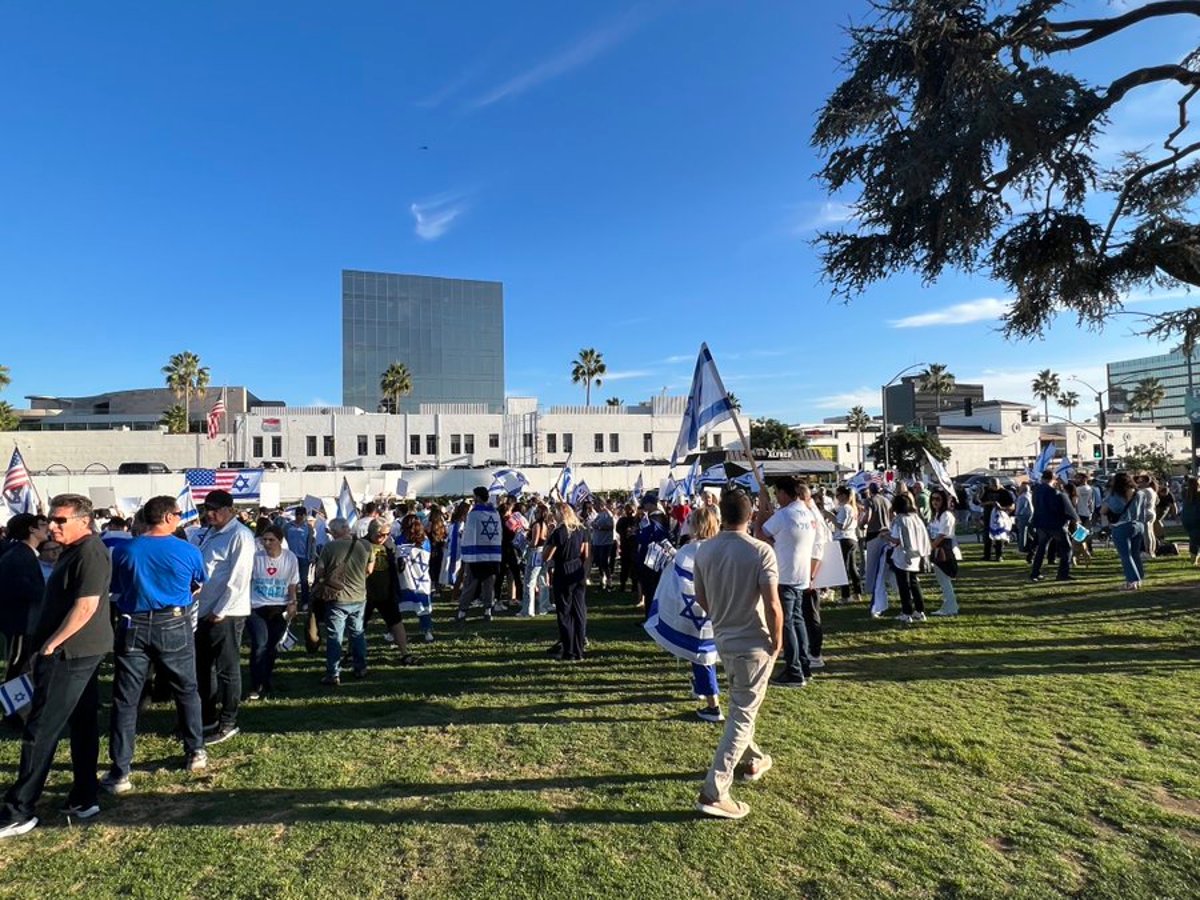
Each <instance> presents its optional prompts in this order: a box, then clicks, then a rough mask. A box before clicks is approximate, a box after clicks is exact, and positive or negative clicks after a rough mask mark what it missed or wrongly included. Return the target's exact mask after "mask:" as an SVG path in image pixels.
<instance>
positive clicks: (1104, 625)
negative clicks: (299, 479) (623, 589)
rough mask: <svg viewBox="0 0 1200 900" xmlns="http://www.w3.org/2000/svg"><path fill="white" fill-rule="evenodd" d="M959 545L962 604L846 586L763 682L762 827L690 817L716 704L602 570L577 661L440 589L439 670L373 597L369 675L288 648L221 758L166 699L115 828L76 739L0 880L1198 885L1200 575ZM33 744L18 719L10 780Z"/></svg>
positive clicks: (173, 885) (413, 888) (135, 884)
mask: <svg viewBox="0 0 1200 900" xmlns="http://www.w3.org/2000/svg"><path fill="white" fill-rule="evenodd" d="M964 549H965V550H966V555H967V563H966V565H965V566H964V568H963V574H962V576H961V577H960V578H959V591H960V602H961V604H962V607H963V615H962V616H961V617H959V618H957V619H949V620H936V619H931V620H930V621H929V622H928V623H926V624H924V625H921V626H915V627H913V628H909V629H901V628H900V627H898V626H896V625H895V623H893V622H891V621H890V620H888V621H871V620H869V618H868V616H867V612H866V609H865V607H862V606H860V607H854V608H849V607H831V608H827V609H826V611H825V627H826V631H827V635H828V637H827V642H826V645H827V649H826V658H827V661H828V668H827V669H826V670H825V671H824V673H823V674H821V675H819V676H818V678H817V680H816V682H815V683H814V684H812V685H810V686H809V687H808V688H806V689H804V690H798V691H797V690H792V691H785V690H781V689H772V690H771V691H770V692H769V693H768V695H767V700H766V703H765V705H764V706H763V709H762V712H761V713H760V716H759V740H760V743H761V744H762V746H763V747H764V749H765V750H767V752H769V753H771V754H772V755H773V756H774V758H775V768H774V769H773V770H772V772H771V773H770V775H769V776H767V777H766V778H765V779H764V780H763V781H762V782H760V783H758V784H755V785H748V786H746V787H744V788H742V787H739V788H736V789H735V796H737V797H739V798H740V799H742V800H745V801H746V802H747V803H749V804H750V806H751V809H752V812H751V814H750V816H749V818H747V819H745V820H743V821H741V822H734V823H730V822H719V821H706V820H701V818H700V817H699V816H698V815H697V814H696V813H694V812H693V803H694V801H695V798H696V795H697V792H698V789H699V786H700V782H701V780H702V776H703V772H704V770H705V769H706V767H707V765H708V763H709V762H710V760H711V756H712V752H713V750H714V748H715V746H716V741H717V737H718V729H717V726H713V725H708V724H705V723H702V722H700V721H698V720H696V719H694V717H693V711H694V709H695V704H694V702H693V701H692V700H691V699H690V697H689V695H688V691H687V685H686V675H687V672H686V668H685V667H684V666H683V664H681V663H678V662H675V661H673V660H672V659H671V658H669V657H668V656H667V655H666V654H665V653H663V652H662V651H660V650H659V649H658V648H657V647H656V646H655V645H653V644H652V643H651V642H650V641H649V640H648V639H647V638H646V637H645V636H644V634H643V632H642V631H641V628H640V617H639V616H638V615H637V614H636V612H635V611H634V610H632V609H631V608H630V607H629V606H628V598H627V597H624V596H616V595H613V596H604V595H599V596H597V595H595V594H593V596H592V598H591V600H592V608H591V612H592V626H591V657H590V658H589V659H588V660H586V661H585V662H583V663H582V664H577V665H569V664H563V663H555V662H552V661H551V660H549V659H548V658H547V657H546V656H545V655H544V649H545V647H546V646H547V645H548V644H549V643H550V642H551V640H552V639H553V637H552V633H553V631H554V623H553V619H552V618H544V617H543V618H539V619H536V620H532V621H531V620H527V619H510V618H504V619H497V621H496V622H494V623H493V624H492V625H490V626H485V625H483V624H482V623H480V622H477V621H472V622H471V623H470V624H469V625H468V626H467V627H466V628H465V629H462V630H457V629H455V628H454V626H453V625H451V624H450V622H449V621H448V618H447V615H446V614H447V610H446V608H445V605H444V604H443V606H442V608H441V610H440V611H439V620H438V627H439V629H440V630H439V641H438V643H436V644H434V645H432V646H431V647H429V648H424V647H421V648H418V652H419V653H420V654H421V656H422V658H423V660H424V662H425V665H424V666H422V667H421V668H419V669H406V668H401V667H399V666H397V665H395V653H394V651H393V650H391V649H390V648H389V647H387V646H386V645H385V644H384V643H383V641H382V625H381V623H379V622H375V623H372V627H371V654H372V656H371V670H370V673H369V675H368V677H367V678H366V679H365V680H364V681H361V682H353V681H351V682H347V683H346V684H345V685H343V687H341V688H340V689H338V690H336V691H329V690H327V689H324V688H322V687H321V686H320V685H319V684H318V683H317V682H318V678H319V676H320V674H321V664H320V662H319V661H318V659H317V657H314V656H306V655H304V654H303V652H302V649H297V650H294V651H292V653H291V654H288V655H287V656H286V657H285V658H284V659H283V660H282V661H281V663H280V671H279V673H278V674H277V681H278V686H279V687H280V688H281V691H282V692H283V693H282V694H281V696H280V697H279V698H278V699H275V700H271V701H268V702H266V703H263V704H260V705H247V706H245V707H244V708H243V713H242V716H241V725H242V727H243V729H244V732H243V734H242V735H241V736H240V737H238V738H236V739H234V740H232V741H230V742H228V743H226V744H223V745H221V746H218V747H214V748H212V750H211V751H210V757H211V763H210V769H209V771H208V773H207V774H206V775H204V776H203V777H189V776H187V775H185V774H184V773H182V772H181V771H180V766H181V763H182V758H181V753H180V748H179V747H178V745H177V744H175V743H174V742H172V741H171V740H170V739H169V738H168V737H167V734H168V732H169V731H170V730H171V727H172V725H173V721H174V711H173V708H171V707H169V706H157V707H154V708H153V709H152V710H151V711H150V712H149V713H148V714H146V715H145V716H144V717H143V721H142V734H141V736H140V739H139V744H138V753H137V760H136V762H135V770H134V779H135V791H134V792H133V793H130V794H126V795H123V796H122V797H119V798H111V797H107V796H106V797H105V798H104V799H103V801H102V803H103V806H104V812H103V814H102V816H101V817H100V819H99V820H98V821H97V822H96V823H95V824H89V825H83V826H80V825H70V824H68V823H67V822H66V820H65V819H64V818H63V817H62V816H61V815H60V814H58V813H57V812H55V810H56V809H57V807H58V805H59V804H60V803H61V802H62V801H63V799H64V796H65V791H66V786H67V781H68V779H69V777H70V774H69V766H68V762H67V755H66V748H65V745H64V746H63V747H62V748H61V750H60V757H59V760H58V765H57V766H56V768H55V771H54V773H53V774H52V776H51V783H50V785H49V788H48V790H47V794H46V796H45V797H44V798H43V801H42V809H41V812H42V815H43V822H44V824H43V826H40V827H38V828H37V829H36V830H35V831H34V832H33V833H31V834H30V835H28V836H26V837H24V838H18V839H13V840H10V841H6V842H4V843H3V844H2V845H0V873H2V874H0V894H3V895H6V896H27V897H59V896H69V895H78V896H84V897H104V896H111V895H122V896H126V895H128V896H139V897H168V896H171V897H175V896H200V897H214V898H227V897H289V896H336V897H343V898H345V897H376V896H377V897H401V896H403V897H422V898H424V897H441V896H468V897H535V896H542V897H548V896H553V897H563V898H566V897H714V898H716V897H722V898H724V897H754V898H762V897H788V898H792V897H801V896H805V897H807V896H812V897H872V896H879V895H884V896H886V895H896V896H946V897H950V896H972V897H978V896H984V897H986V896H1000V895H1005V896H1043V895H1044V896H1051V895H1060V894H1069V895H1078V896H1084V897H1123V898H1129V897H1189V896H1190V897H1195V896H1198V895H1200V761H1198V758H1200V712H1198V704H1200V651H1198V649H1197V639H1198V638H1200V613H1198V612H1197V609H1198V606H1200V603H1198V600H1200V597H1198V594H1197V589H1196V586H1197V582H1198V581H1200V571H1198V570H1196V569H1193V568H1192V567H1191V566H1190V564H1189V562H1188V560H1187V559H1186V558H1183V559H1177V560H1176V559H1173V560H1157V561H1155V562H1153V563H1151V564H1150V567H1149V575H1150V577H1149V585H1150V589H1148V590H1144V591H1142V592H1139V593H1136V594H1131V595H1130V594H1121V593H1118V592H1117V591H1116V586H1117V584H1118V583H1119V582H1120V574H1119V568H1118V565H1117V561H1116V557H1115V555H1114V554H1113V552H1112V551H1111V550H1100V551H1099V553H1098V558H1097V561H1096V563H1094V564H1093V566H1092V567H1091V569H1090V570H1080V571H1079V572H1078V574H1079V580H1078V581H1076V582H1073V583H1069V584H1055V583H1054V582H1053V581H1050V582H1046V583H1043V584H1040V585H1030V584H1028V583H1027V581H1026V578H1027V575H1028V570H1027V568H1026V567H1025V565H1024V563H1023V562H1022V561H1020V560H1019V559H1016V558H1014V559H1012V560H1006V561H1005V562H1004V563H1003V564H999V565H997V564H985V563H982V562H980V561H979V555H980V554H979V548H978V545H976V544H967V545H966V546H965V548H964ZM923 580H924V581H926V582H927V593H928V594H929V595H932V597H933V598H936V596H937V588H936V586H935V585H934V584H933V581H932V578H926V579H923ZM936 606H937V600H936V599H933V602H931V603H930V608H936ZM105 715H107V713H105ZM102 752H106V751H102ZM17 756H18V744H17V741H16V740H15V739H14V737H13V735H12V733H11V732H9V733H6V734H5V736H4V738H3V739H2V740H0V770H2V771H3V774H2V776H0V778H3V779H4V780H6V781H7V780H8V779H9V778H10V777H11V773H12V771H13V769H14V768H15V764H16V761H17ZM102 762H103V763H106V762H107V759H106V758H105V759H104V760H102Z"/></svg>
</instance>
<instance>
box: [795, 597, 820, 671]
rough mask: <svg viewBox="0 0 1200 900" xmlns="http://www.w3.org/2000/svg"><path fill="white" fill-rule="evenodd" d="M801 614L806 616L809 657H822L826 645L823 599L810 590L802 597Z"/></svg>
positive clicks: (805, 626) (805, 625)
mask: <svg viewBox="0 0 1200 900" xmlns="http://www.w3.org/2000/svg"><path fill="white" fill-rule="evenodd" d="M800 612H801V614H802V615H803V616H804V630H805V631H806V632H807V633H808V656H809V658H810V659H811V658H812V657H814V656H815V657H818V658H819V657H820V656H821V647H822V646H823V645H824V644H825V632H824V631H822V630H821V598H820V595H818V593H817V592H816V591H815V590H813V589H812V588H809V589H808V590H806V591H805V592H804V593H803V594H801V595H800Z"/></svg>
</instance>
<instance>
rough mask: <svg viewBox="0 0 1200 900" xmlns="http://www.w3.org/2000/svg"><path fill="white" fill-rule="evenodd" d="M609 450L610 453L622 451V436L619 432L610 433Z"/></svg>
mask: <svg viewBox="0 0 1200 900" xmlns="http://www.w3.org/2000/svg"><path fill="white" fill-rule="evenodd" d="M608 452H609V453H620V452H621V436H620V435H619V434H610V435H609V436H608Z"/></svg>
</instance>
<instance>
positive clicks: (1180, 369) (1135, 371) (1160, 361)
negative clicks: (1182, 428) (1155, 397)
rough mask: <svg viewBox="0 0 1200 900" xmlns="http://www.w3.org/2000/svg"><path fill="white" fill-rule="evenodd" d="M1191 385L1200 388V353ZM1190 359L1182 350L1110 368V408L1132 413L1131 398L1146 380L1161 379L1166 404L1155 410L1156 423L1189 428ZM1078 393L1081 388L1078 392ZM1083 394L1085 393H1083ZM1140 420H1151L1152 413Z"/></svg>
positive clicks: (1195, 358)
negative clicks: (1139, 384) (1186, 405)
mask: <svg viewBox="0 0 1200 900" xmlns="http://www.w3.org/2000/svg"><path fill="white" fill-rule="evenodd" d="M1190 368H1191V382H1192V386H1193V388H1195V387H1200V351H1197V352H1196V353H1193V354H1192V359H1191V366H1190ZM1188 369H1189V366H1188V358H1187V356H1186V355H1185V354H1184V353H1183V352H1182V351H1179V350H1176V351H1175V352H1174V353H1164V354H1162V355H1161V356H1146V357H1143V358H1141V359H1126V360H1122V361H1121V362H1113V363H1109V364H1108V390H1109V397H1108V403H1109V406H1110V407H1111V408H1112V409H1113V410H1115V411H1117V412H1126V411H1128V409H1129V394H1130V393H1131V392H1132V391H1133V389H1134V388H1135V387H1137V383H1138V382H1139V381H1141V380H1142V379H1143V378H1157V379H1158V380H1159V382H1160V383H1161V384H1162V386H1163V388H1164V390H1165V391H1166V396H1165V397H1164V398H1163V402H1162V403H1160V404H1159V405H1158V406H1156V407H1154V421H1155V423H1157V424H1159V425H1187V424H1188V418H1187V413H1186V412H1185V411H1184V398H1185V397H1186V396H1187V392H1188V381H1189V376H1188ZM1076 390H1078V388H1076ZM1081 393H1082V391H1081ZM1140 418H1142V419H1145V420H1147V421H1149V420H1150V414H1149V413H1142V414H1141V415H1140Z"/></svg>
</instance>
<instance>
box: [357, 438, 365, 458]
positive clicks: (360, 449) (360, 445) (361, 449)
mask: <svg viewBox="0 0 1200 900" xmlns="http://www.w3.org/2000/svg"><path fill="white" fill-rule="evenodd" d="M358 455H359V456H366V455H367V436H366V435H365V434H360V435H359V436H358Z"/></svg>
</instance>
